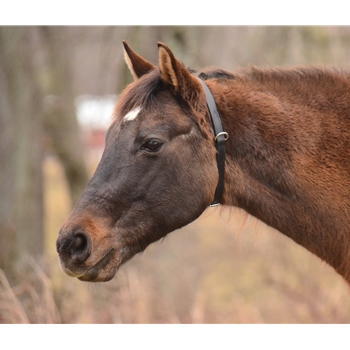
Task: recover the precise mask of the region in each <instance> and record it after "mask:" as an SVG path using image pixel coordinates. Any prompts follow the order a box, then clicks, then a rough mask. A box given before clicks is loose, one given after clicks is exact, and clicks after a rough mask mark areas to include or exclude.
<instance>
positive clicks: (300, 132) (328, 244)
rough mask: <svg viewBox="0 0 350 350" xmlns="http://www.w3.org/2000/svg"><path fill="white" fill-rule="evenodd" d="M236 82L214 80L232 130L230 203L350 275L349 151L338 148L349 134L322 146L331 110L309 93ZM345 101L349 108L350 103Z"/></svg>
mask: <svg viewBox="0 0 350 350" xmlns="http://www.w3.org/2000/svg"><path fill="white" fill-rule="evenodd" d="M229 85H230V86H223V85H219V84H216V85H215V83H213V84H212V86H211V89H212V90H213V91H214V97H215V100H216V101H217V105H218V109H219V111H220V114H221V117H222V120H223V124H224V127H225V130H226V131H227V132H228V133H229V135H230V137H229V139H228V140H227V142H226V150H227V161H226V171H225V192H224V199H223V204H225V205H230V206H236V207H240V208H243V209H244V210H245V211H246V212H248V213H249V214H251V215H253V216H255V217H256V218H258V219H260V220H261V221H263V222H265V223H266V224H267V225H269V226H271V227H274V228H275V229H277V230H279V231H280V232H282V233H283V234H285V235H287V236H288V237H290V238H292V239H293V240H294V241H296V242H297V243H298V244H300V245H302V246H303V247H305V248H306V249H308V250H309V251H311V252H312V253H314V254H316V255H317V256H318V257H320V258H321V259H323V260H325V261H326V262H328V263H329V264H330V265H331V266H333V267H334V268H335V269H336V270H337V271H338V272H339V273H340V274H341V275H342V276H343V277H344V278H345V279H346V280H347V281H348V282H350V253H349V252H350V243H349V235H348V227H347V226H348V219H349V217H350V200H349V198H350V190H349V189H350V180H349V175H348V174H349V173H350V168H349V160H348V159H350V158H348V157H350V154H349V152H348V151H347V155H342V156H340V155H339V154H338V153H339V148H337V147H339V146H340V149H341V143H342V142H345V141H344V140H343V139H344V137H346V138H347V139H349V137H350V135H349V134H346V135H345V134H344V135H340V134H339V135H332V137H337V145H334V144H327V145H326V146H325V145H323V146H322V144H323V142H324V140H322V139H321V135H324V133H327V130H324V128H323V127H322V123H321V122H320V121H321V120H326V119H327V118H331V116H330V115H329V113H328V114H327V113H326V112H324V111H323V110H322V109H321V110H320V109H319V107H317V106H314V107H308V108H305V107H304V106H305V102H307V101H305V100H304V97H303V93H302V92H301V93H300V94H299V95H295V94H291V93H288V91H283V88H282V87H279V88H276V87H275V88H274V89H271V88H269V87H265V86H263V85H261V84H260V85H259V86H257V85H254V84H253V83H251V84H248V83H247V82H239V81H235V80H233V81H231V82H230V84H229ZM335 102H336V101H335ZM338 102H340V101H338ZM341 102H342V103H343V106H344V108H345V109H347V115H349V112H350V106H349V102H348V101H341ZM343 112H344V111H343ZM325 125H329V122H328V123H326V124H325ZM322 128H323V129H322ZM337 152H338V153H337Z"/></svg>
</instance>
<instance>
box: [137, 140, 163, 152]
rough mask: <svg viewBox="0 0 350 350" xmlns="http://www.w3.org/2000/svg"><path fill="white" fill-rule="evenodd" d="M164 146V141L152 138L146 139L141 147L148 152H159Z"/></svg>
mask: <svg viewBox="0 0 350 350" xmlns="http://www.w3.org/2000/svg"><path fill="white" fill-rule="evenodd" d="M162 146H163V142H162V141H160V140H157V139H152V140H148V141H146V142H145V143H144V144H143V145H142V147H141V149H142V150H144V151H146V152H158V151H159V150H160V149H161V147H162Z"/></svg>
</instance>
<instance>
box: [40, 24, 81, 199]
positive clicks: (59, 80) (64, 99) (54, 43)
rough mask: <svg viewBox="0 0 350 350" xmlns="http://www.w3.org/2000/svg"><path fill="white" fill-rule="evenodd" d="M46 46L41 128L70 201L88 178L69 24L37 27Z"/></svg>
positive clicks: (78, 192) (77, 194)
mask: <svg viewBox="0 0 350 350" xmlns="http://www.w3.org/2000/svg"><path fill="white" fill-rule="evenodd" d="M39 29H40V34H41V38H42V39H43V41H44V46H45V48H46V49H47V52H46V56H47V57H46V58H47V67H48V71H47V72H46V73H47V80H46V86H45V91H46V92H47V96H46V97H45V104H44V107H45V130H46V132H47V133H48V135H49V137H50V139H51V146H52V149H53V151H54V152H55V153H56V155H57V156H58V158H59V160H60V161H61V163H62V165H63V168H64V172H65V176H66V179H67V182H68V186H69V190H70V195H71V202H72V205H74V204H75V203H76V202H77V200H78V199H79V197H80V195H81V193H82V192H83V190H84V188H85V186H86V184H87V182H88V172H87V168H86V165H85V162H84V157H83V148H82V143H81V140H80V135H79V130H78V122H77V119H76V111H75V105H74V91H73V79H72V74H71V71H70V59H72V57H69V55H68V52H69V50H67V47H68V43H67V41H68V39H67V38H68V37H69V28H57V27H40V28H39Z"/></svg>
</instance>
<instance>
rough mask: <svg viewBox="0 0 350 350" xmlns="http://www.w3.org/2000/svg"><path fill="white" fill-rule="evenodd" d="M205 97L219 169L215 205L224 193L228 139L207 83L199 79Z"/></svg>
mask: <svg viewBox="0 0 350 350" xmlns="http://www.w3.org/2000/svg"><path fill="white" fill-rule="evenodd" d="M199 80H200V82H201V83H202V85H203V87H204V91H205V95H206V97H207V106H208V109H209V113H210V116H211V120H212V123H213V129H214V135H215V145H216V149H217V152H218V153H217V162H218V171H219V181H218V185H217V187H216V191H215V196H214V201H213V202H212V204H211V205H210V206H211V207H215V206H217V205H220V204H221V200H222V195H223V193H224V174H225V154H226V150H225V141H226V140H227V139H228V133H227V132H225V131H224V129H223V126H222V123H221V118H220V114H219V111H218V109H217V107H216V104H215V101H214V98H213V95H212V94H211V92H210V90H209V88H208V86H207V84H205V82H204V81H203V80H201V79H199Z"/></svg>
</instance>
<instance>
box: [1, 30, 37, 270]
mask: <svg viewBox="0 0 350 350" xmlns="http://www.w3.org/2000/svg"><path fill="white" fill-rule="evenodd" d="M35 37H36V29H35V28H31V27H30V28H23V27H16V28H13V27H0V91H1V92H0V99H1V108H0V140H1V141H0V164H1V168H0V169H1V176H0V199H1V202H0V268H2V269H3V270H5V272H7V273H8V274H9V275H11V274H12V273H13V272H14V269H15V265H16V264H15V262H16V261H18V260H19V259H20V257H21V256H22V255H24V254H26V253H28V254H31V255H33V256H35V257H38V256H41V254H42V251H43V200H42V195H43V186H42V183H43V181H42V172H41V164H42V159H43V128H42V122H43V112H42V109H41V94H40V89H39V87H38V81H37V75H36V70H35V64H34V62H35V57H34V56H35V52H36V49H35V46H36V44H37V43H36V42H35Z"/></svg>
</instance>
